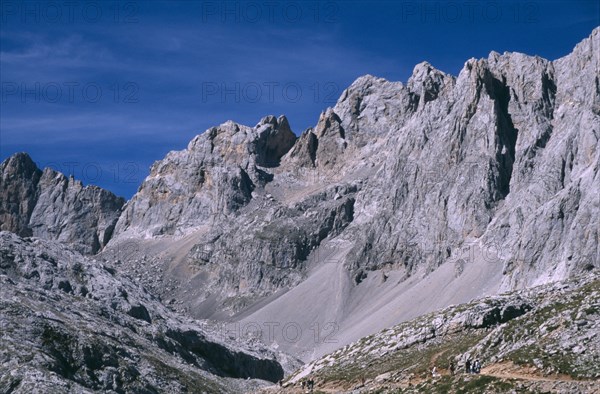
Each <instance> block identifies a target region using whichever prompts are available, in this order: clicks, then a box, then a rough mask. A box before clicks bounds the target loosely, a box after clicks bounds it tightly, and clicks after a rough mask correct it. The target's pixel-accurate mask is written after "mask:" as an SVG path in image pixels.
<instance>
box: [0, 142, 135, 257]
mask: <svg viewBox="0 0 600 394" xmlns="http://www.w3.org/2000/svg"><path fill="white" fill-rule="evenodd" d="M0 173H1V178H0V193H1V195H0V229H1V230H6V231H12V232H14V233H16V234H19V235H22V236H36V237H40V238H45V239H52V240H57V241H60V242H63V243H66V244H70V245H72V246H73V247H74V248H76V249H77V250H79V251H81V252H83V253H86V254H93V253H96V252H98V251H99V250H100V249H101V248H102V247H104V246H105V245H106V244H107V243H108V241H109V240H110V238H111V236H112V233H113V230H114V227H115V224H116V222H117V219H118V218H119V215H120V213H121V207H122V206H123V204H124V203H125V200H124V199H123V198H121V197H117V196H115V195H114V194H112V193H111V192H109V191H107V190H104V189H102V188H99V187H97V186H83V184H82V183H81V182H80V181H77V180H75V179H73V178H72V177H66V176H65V175H63V174H61V173H59V172H57V171H54V170H52V169H50V168H46V169H44V170H43V171H41V170H40V169H38V168H37V166H36V165H35V163H34V162H33V160H32V159H31V158H30V157H29V155H27V154H26V153H17V154H15V155H13V156H11V157H9V158H8V159H6V160H5V161H4V162H3V163H2V164H1V165H0Z"/></svg>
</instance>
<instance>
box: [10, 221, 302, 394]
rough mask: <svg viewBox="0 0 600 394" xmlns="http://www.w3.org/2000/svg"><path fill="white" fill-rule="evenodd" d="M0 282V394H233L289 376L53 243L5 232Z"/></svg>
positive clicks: (258, 350) (259, 352)
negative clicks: (132, 393)
mask: <svg viewBox="0 0 600 394" xmlns="http://www.w3.org/2000/svg"><path fill="white" fill-rule="evenodd" d="M0 283H1V286H0V326H1V327H2V331H1V332H0V343H1V344H2V345H1V346H0V391H1V392H6V393H31V392H44V393H58V392H61V393H66V392H73V393H75V392H77V393H83V392H89V393H91V392H104V393H108V392H110V393H125V392H144V393H165V392H169V393H179V392H198V393H200V392H232V393H237V392H240V391H246V390H248V389H250V388H252V387H258V386H261V385H264V384H265V382H264V381H265V380H266V381H271V382H276V381H278V380H279V379H281V378H282V377H283V374H284V370H283V368H282V366H281V365H280V363H279V362H278V361H276V360H275V357H276V354H274V353H272V352H270V351H267V350H265V349H264V348H262V347H258V346H254V347H253V348H251V349H248V346H246V347H245V348H242V347H241V346H240V345H239V344H237V343H232V342H231V341H229V340H228V339H227V337H226V336H225V335H224V334H223V333H222V332H221V331H219V330H218V329H217V328H216V327H214V326H212V325H209V324H207V323H203V322H198V321H194V320H190V319H188V318H184V317H181V316H179V315H177V314H176V313H174V312H172V311H170V310H169V309H168V308H166V307H165V306H163V305H162V304H161V302H160V301H159V300H158V299H157V298H156V297H154V296H152V295H151V294H150V293H148V292H147V291H146V290H144V289H143V288H141V287H140V286H139V285H138V284H137V283H136V282H135V281H134V280H132V279H131V278H128V277H127V276H125V275H122V274H120V273H119V272H117V271H116V270H115V269H114V268H113V267H112V266H111V265H110V262H105V261H100V260H95V259H94V260H92V259H91V258H88V257H85V256H83V255H81V254H79V253H77V252H73V251H72V250H70V249H68V248H66V247H65V246H62V245H60V244H58V243H56V241H47V240H42V239H38V238H20V237H18V236H17V235H15V234H12V233H8V232H0ZM228 341H229V342H228ZM296 365H297V364H296ZM246 379H253V380H246ZM257 379H260V380H257Z"/></svg>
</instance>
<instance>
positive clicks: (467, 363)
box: [465, 359, 471, 373]
mask: <svg viewBox="0 0 600 394" xmlns="http://www.w3.org/2000/svg"><path fill="white" fill-rule="evenodd" d="M465 373H471V360H470V359H469V360H467V362H466V363H465Z"/></svg>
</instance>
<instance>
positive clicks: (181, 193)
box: [116, 116, 296, 236]
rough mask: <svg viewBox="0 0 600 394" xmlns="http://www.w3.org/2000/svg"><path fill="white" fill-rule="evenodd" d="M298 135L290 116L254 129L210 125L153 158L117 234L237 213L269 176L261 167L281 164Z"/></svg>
mask: <svg viewBox="0 0 600 394" xmlns="http://www.w3.org/2000/svg"><path fill="white" fill-rule="evenodd" d="M295 140H296V136H295V135H294V133H293V132H292V131H291V130H290V127H289V124H288V121H287V119H286V118H285V117H280V118H279V119H276V118H274V117H272V116H268V117H265V118H263V119H262V120H261V121H260V122H259V123H258V124H257V125H256V126H255V127H253V128H250V127H247V126H242V125H238V124H236V123H234V122H227V123H224V124H222V125H220V126H218V127H213V128H211V129H209V130H207V131H206V132H205V133H204V134H201V135H199V136H197V137H196V138H194V139H193V140H192V141H191V142H190V143H189V145H188V147H187V149H186V150H183V151H179V152H170V153H169V154H168V155H167V157H165V159H164V160H161V161H158V162H156V163H154V165H153V166H152V169H151V171H150V175H149V176H148V178H146V179H145V180H144V182H143V184H142V185H141V186H140V190H139V191H138V193H136V195H135V196H134V197H133V198H132V199H131V201H129V202H128V203H127V205H126V207H125V208H124V212H123V214H122V215H121V218H120V219H119V222H118V223H117V227H116V234H121V233H125V232H126V231H128V232H129V234H131V235H136V236H153V235H161V234H181V233H183V232H185V231H189V230H190V228H193V227H197V226H200V225H203V224H206V223H207V222H209V221H210V220H211V219H214V217H215V216H218V215H227V214H230V213H233V212H237V211H238V210H239V209H240V208H241V207H243V206H245V205H246V204H247V203H248V202H249V201H250V200H251V198H252V195H251V194H252V191H253V190H254V189H255V188H256V187H259V186H262V185H264V184H265V183H267V182H269V181H270V179H271V175H270V174H268V173H266V172H265V171H264V170H263V169H262V167H272V166H276V165H278V164H279V160H280V159H281V157H282V156H283V155H284V154H285V153H286V152H287V151H288V150H289V149H290V148H291V147H292V145H293V144H294V142H295Z"/></svg>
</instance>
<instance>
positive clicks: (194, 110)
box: [0, 0, 600, 198]
mask: <svg viewBox="0 0 600 394" xmlns="http://www.w3.org/2000/svg"><path fill="white" fill-rule="evenodd" d="M0 11H1V12H2V14H1V28H0V45H1V46H0V79H1V84H2V97H1V101H0V106H1V107H0V108H1V109H0V160H4V159H5V158H6V157H8V156H9V155H11V154H13V153H15V152H18V151H26V152H29V153H30V155H31V156H32V157H33V159H34V160H35V161H36V162H37V163H38V165H39V166H40V167H44V166H47V165H50V166H52V167H54V168H57V169H59V170H62V171H63V172H65V173H67V174H73V175H75V176H76V177H77V178H80V179H82V180H83V182H84V183H86V184H89V183H92V184H98V185H100V186H102V187H105V188H107V189H109V190H112V191H113V192H115V193H117V194H119V195H122V196H125V197H127V198H129V197H130V196H131V195H132V194H133V193H134V192H135V191H136V190H137V187H138V185H139V184H140V182H141V181H142V180H143V178H144V177H145V176H146V175H147V174H148V168H149V166H150V165H151V164H152V162H153V161H154V160H159V159H161V158H162V157H163V156H164V155H165V154H166V153H167V152H168V151H170V150H177V149H183V148H185V146H186V145H187V143H188V141H189V140H190V139H192V138H193V137H194V136H195V135H196V134H199V133H201V132H203V131H204V130H206V129H207V128H209V127H211V126H213V125H217V124H220V123H222V122H224V121H226V120H229V119H232V120H235V121H237V122H240V123H243V124H248V125H254V124H256V123H257V121H258V120H259V119H260V118H261V117H263V116H265V115H268V114H274V115H280V114H286V115H287V116H288V119H289V120H290V123H291V125H292V128H293V129H294V131H295V132H296V133H297V134H299V133H300V132H302V131H303V130H304V129H306V128H307V127H309V126H312V125H314V124H315V123H316V121H317V119H318V116H319V113H320V112H321V111H322V110H324V109H325V108H326V107H328V106H333V104H334V103H335V101H336V100H337V98H338V97H339V95H340V94H341V92H342V91H343V89H344V88H346V87H347V86H348V85H350V84H351V83H352V81H354V80H355V79H356V78H357V77H359V76H361V75H364V74H373V75H377V76H381V77H384V78H387V79H389V80H394V81H396V80H398V81H403V82H404V81H406V80H407V79H408V77H409V76H410V74H411V72H412V69H413V67H414V65H415V64H416V63H419V62H421V61H423V60H427V61H429V62H430V63H431V64H433V65H434V66H435V67H437V68H439V69H441V70H443V71H446V72H449V73H451V74H454V75H456V74H458V72H459V71H460V69H461V68H462V66H463V64H464V62H465V61H466V60H467V59H469V58H471V57H475V58H481V57H487V55H488V54H489V52H490V51H492V50H495V51H497V52H500V53H502V52H504V51H517V52H524V53H528V54H536V55H540V56H542V57H545V58H548V59H556V58H559V57H561V56H564V55H566V54H568V53H569V52H570V51H571V50H572V48H573V47H574V46H575V44H577V43H578V42H579V41H581V40H582V39H583V38H585V37H587V36H588V35H589V34H590V32H591V31H592V29H593V28H594V27H596V26H598V25H599V24H600V19H599V18H600V16H599V14H600V9H599V5H598V2H597V1H592V0H590V1H587V0H584V1H573V0H570V1H552V0H550V1H500V0H499V1H487V0H486V1H477V0H467V1H450V2H444V1H402V0H399V1H340V2H337V1H277V0H275V1H225V2H223V1H144V2H142V1H111V0H107V1H76V2H74V3H73V2H71V3H69V2H63V1H55V2H49V3H48V2H38V1H27V2H21V1H18V2H17V1H8V0H1V9H0ZM71 94H72V96H71Z"/></svg>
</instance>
